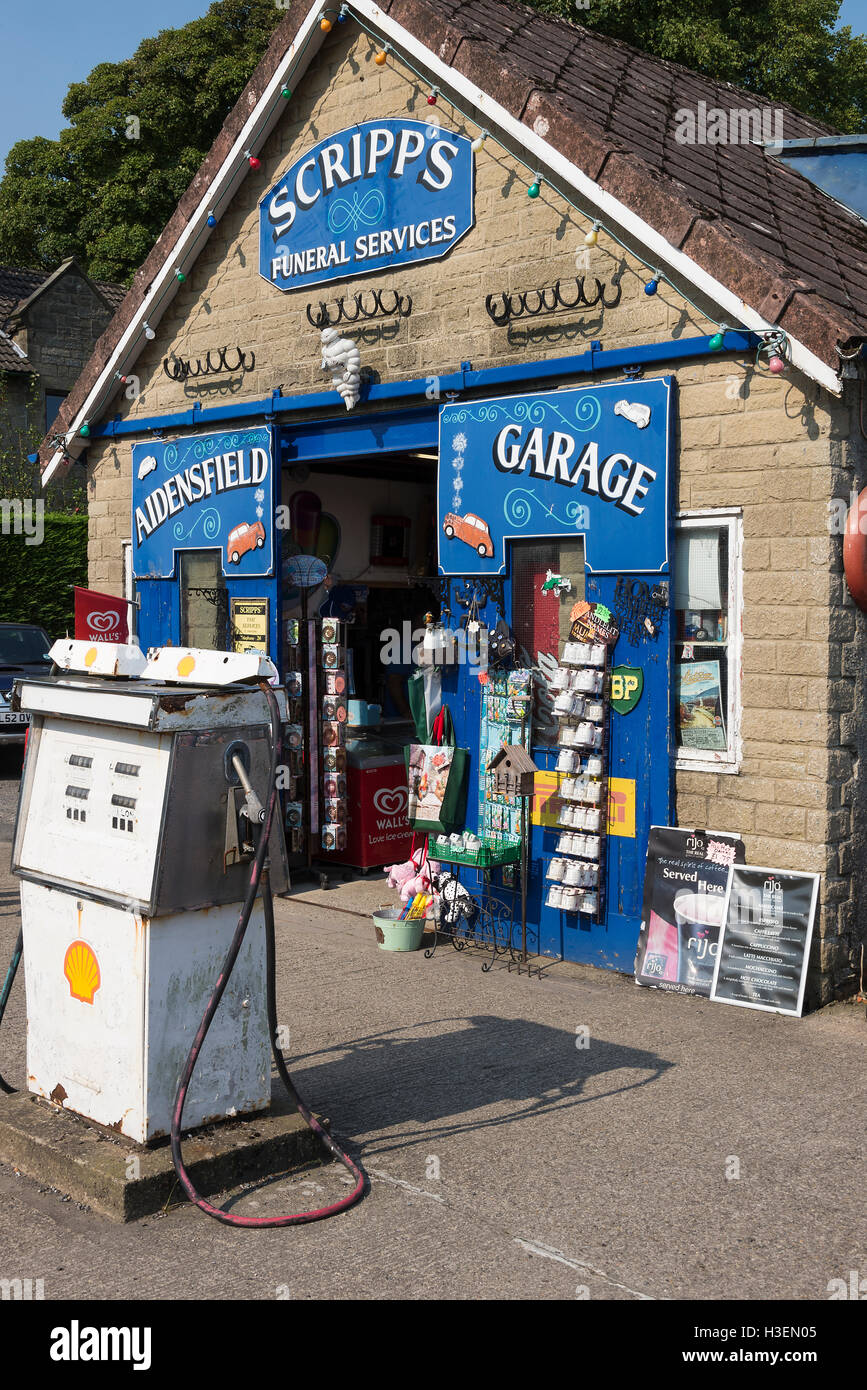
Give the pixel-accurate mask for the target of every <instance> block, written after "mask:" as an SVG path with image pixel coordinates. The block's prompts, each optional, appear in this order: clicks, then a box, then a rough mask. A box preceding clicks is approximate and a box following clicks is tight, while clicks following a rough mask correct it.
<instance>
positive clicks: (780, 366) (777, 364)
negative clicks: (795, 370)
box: [768, 353, 786, 376]
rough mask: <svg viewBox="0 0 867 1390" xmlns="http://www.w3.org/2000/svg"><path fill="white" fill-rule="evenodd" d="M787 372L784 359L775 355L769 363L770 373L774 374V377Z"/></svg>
mask: <svg viewBox="0 0 867 1390" xmlns="http://www.w3.org/2000/svg"><path fill="white" fill-rule="evenodd" d="M785 370H786V364H785V362H784V360H783V358H782V357H780V356H778V354H777V353H774V355H773V357H772V358H771V360H770V361H769V363H768V371H769V372H773V374H774V376H779V375H780V373H781V372H784V371H785Z"/></svg>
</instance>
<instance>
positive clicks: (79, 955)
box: [63, 941, 102, 1004]
mask: <svg viewBox="0 0 867 1390" xmlns="http://www.w3.org/2000/svg"><path fill="white" fill-rule="evenodd" d="M63 973H64V975H65V976H66V978H67V980H68V981H69V993H70V994H71V995H72V997H73V999H80V1000H81V1002H82V1004H92V1003H93V996H94V995H95V994H96V991H97V990H98V989H99V986H100V984H101V983H102V979H101V976H100V973H99V961H98V960H97V959H96V956H95V955H94V953H93V951H92V949H91V947H90V946H88V944H87V942H86V941H73V942H72V944H71V945H70V946H68V947H67V949H66V955H65V956H64V958H63Z"/></svg>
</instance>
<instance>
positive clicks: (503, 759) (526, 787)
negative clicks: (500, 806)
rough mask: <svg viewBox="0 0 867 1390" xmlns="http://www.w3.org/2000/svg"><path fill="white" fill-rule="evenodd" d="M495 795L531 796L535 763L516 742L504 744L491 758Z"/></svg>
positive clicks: (490, 768) (490, 769)
mask: <svg viewBox="0 0 867 1390" xmlns="http://www.w3.org/2000/svg"><path fill="white" fill-rule="evenodd" d="M488 771H489V772H491V773H493V777H494V795H495V796H532V795H533V778H534V777H535V775H536V764H535V763H534V762H533V759H532V758H531V757H530V754H529V753H528V752H527V750H526V748H522V747H521V746H520V744H518V743H507V744H504V745H503V747H502V748H501V749H500V751H499V753H497V754H496V756H495V757H493V758H492V759H491V764H490V767H489V769H488Z"/></svg>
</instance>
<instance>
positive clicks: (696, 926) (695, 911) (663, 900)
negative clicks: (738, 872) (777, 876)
mask: <svg viewBox="0 0 867 1390" xmlns="http://www.w3.org/2000/svg"><path fill="white" fill-rule="evenodd" d="M744 857H745V851H744V845H743V841H742V840H740V839H738V837H737V836H736V835H726V834H724V833H722V832H716V831H711V830H680V829H675V828H674V827H673V826H670V825H652V826H651V827H650V836H649V839H648V843H647V867H646V869H645V875H644V901H643V906H642V914H641V932H640V934H639V938H638V949H637V951H636V955H635V980H636V983H637V984H640V985H651V986H653V987H655V988H656V989H663V990H668V991H670V992H672V993H675V994H704V995H709V994H710V992H711V984H712V981H713V973H714V965H715V963H716V957H717V953H718V949H719V932H720V927H721V925H722V921H723V914H724V910H725V895H726V884H727V882H728V875H729V868H730V866H731V865H732V864H742V863H743V861H744Z"/></svg>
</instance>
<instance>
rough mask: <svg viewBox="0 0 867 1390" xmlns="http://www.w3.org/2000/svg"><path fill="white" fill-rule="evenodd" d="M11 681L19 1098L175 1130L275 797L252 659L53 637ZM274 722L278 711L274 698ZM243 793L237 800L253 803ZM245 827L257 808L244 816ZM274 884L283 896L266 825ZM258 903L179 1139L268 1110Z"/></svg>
mask: <svg viewBox="0 0 867 1390" xmlns="http://www.w3.org/2000/svg"><path fill="white" fill-rule="evenodd" d="M51 655H52V658H53V660H54V662H55V665H56V666H57V667H58V668H60V670H61V671H62V673H63V674H62V675H61V676H60V677H59V678H55V679H51V680H32V681H30V680H22V681H21V682H20V686H19V688H18V702H19V704H20V708H21V709H22V710H23V711H25V712H26V713H28V714H29V715H30V717H31V719H30V734H29V740H28V749H27V757H26V761H25V767H24V774H23V781H22V787H21V795H20V800H19V809H18V819H17V824H16V830H15V837H14V845H13V854H12V867H13V870H14V872H15V873H16V874H18V875H19V877H20V878H21V917H22V926H23V932H24V964H25V978H26V993H27V1084H28V1087H29V1089H30V1090H31V1091H32V1092H34V1093H35V1094H36V1095H39V1096H43V1097H45V1098H46V1099H50V1100H52V1101H54V1102H55V1103H58V1104H61V1105H63V1106H64V1107H66V1108H68V1109H70V1110H73V1111H75V1112H76V1113H77V1114H79V1115H83V1116H86V1117H87V1118H89V1119H91V1120H95V1121H97V1122H98V1123H100V1124H102V1125H109V1126H111V1127H112V1128H113V1129H115V1130H117V1131H118V1132H119V1133H121V1134H125V1135H127V1136H128V1137H129V1138H130V1139H133V1140H136V1141H137V1142H139V1143H147V1142H148V1141H149V1140H152V1139H155V1138H157V1137H159V1136H161V1135H167V1134H168V1133H169V1129H170V1120H171V1108H172V1103H173V1101H174V1098H175V1091H176V1088H177V1083H178V1076H179V1074H180V1071H181V1068H182V1066H183V1063H184V1059H185V1057H186V1055H187V1053H188V1052H189V1049H190V1045H191V1042H192V1040H193V1037H194V1035H195V1032H196V1028H197V1026H198V1024H199V1021H200V1019H201V1017H202V1013H203V1011H204V1008H205V1005H206V1003H207V1001H208V997H209V994H210V992H211V990H212V989H213V986H214V981H215V980H216V978H217V976H218V974H219V972H220V967H221V965H222V963H223V960H224V957H225V955H226V952H227V949H228V946H229V943H230V941H231V939H232V934H233V932H234V929H235V924H236V922H237V919H238V911H239V907H240V905H241V904H242V902H243V900H244V897H245V892H246V888H247V880H248V878H249V864H250V861H251V860H252V858H253V850H254V846H253V820H254V819H255V820H259V818H260V816H261V815H262V806H261V802H260V801H259V800H258V798H257V797H256V793H255V790H254V788H256V787H258V788H259V789H260V792H261V795H262V797H263V798H264V799H267V791H268V776H269V766H270V742H269V712H268V704H267V702H266V698H265V696H264V695H263V693H262V691H261V690H260V689H258V688H257V686H256V685H255V684H253V685H252V686H251V685H250V684H249V682H251V681H253V682H255V681H258V680H263V679H265V680H267V679H268V677H273V676H275V675H276V671H275V670H274V668H273V666H272V665H271V663H270V662H269V661H268V660H267V659H266V658H264V657H260V656H257V655H241V654H229V653H222V652H219V653H218V652H209V651H194V650H185V649H180V648H172V647H166V648H162V649H160V650H159V651H156V652H154V653H151V655H150V659H146V658H145V657H144V655H143V654H142V652H141V651H140V650H139V649H138V647H135V646H120V647H119V646H118V645H117V644H109V643H101V644H97V645H93V644H90V643H88V642H78V641H61V642H58V643H56V644H55V646H54V647H53V648H52V652H51ZM277 698H278V702H279V707H280V713H281V718H284V717H285V714H286V706H285V695H284V693H283V692H282V691H278V692H277ZM245 787H246V790H245ZM245 812H249V815H248V816H247V819H246V820H245V815H244V813H245ZM269 852H270V861H271V879H272V882H273V884H274V886H275V888H276V889H277V891H280V890H281V889H283V888H285V887H286V884H287V872H286V851H285V845H284V842H283V834H282V829H281V826H280V822H279V819H278V818H276V817H275V818H274V820H273V824H272V827H271V833H270V850H269ZM265 956H266V952H265V932H264V915H263V903H262V898H261V896H260V897H259V898H257V899H256V901H255V904H254V907H253V910H252V913H251V916H250V921H249V926H248V929H247V932H246V935H245V939H244V943H243V947H242V950H241V952H240V954H239V956H238V960H237V963H236V964H235V967H234V969H233V972H232V976H231V979H230V981H229V983H228V986H227V988H226V991H225V994H224V996H223V1000H222V1004H221V1007H220V1009H219V1011H218V1012H217V1014H216V1016H215V1018H214V1022H213V1026H212V1027H211V1029H210V1031H209V1034H208V1037H207V1040H206V1042H205V1044H204V1046H203V1048H202V1051H201V1055H200V1057H199V1059H198V1063H197V1066H196V1068H195V1072H194V1075H193V1078H192V1082H191V1085H190V1089H189V1093H188V1095H187V1099H186V1106H185V1116H184V1124H185V1127H186V1128H190V1127H192V1126H194V1125H200V1124H203V1123H205V1122H207V1121H210V1120H215V1119H221V1118H223V1117H225V1116H227V1115H236V1114H238V1115H240V1114H245V1113H249V1112H250V1111H256V1110H263V1109H265V1108H267V1107H268V1105H269V1104H270V1098H271V1066H270V1046H269V1037H268V1019H267V1013H266V978H265V973H266V959H265Z"/></svg>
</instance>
